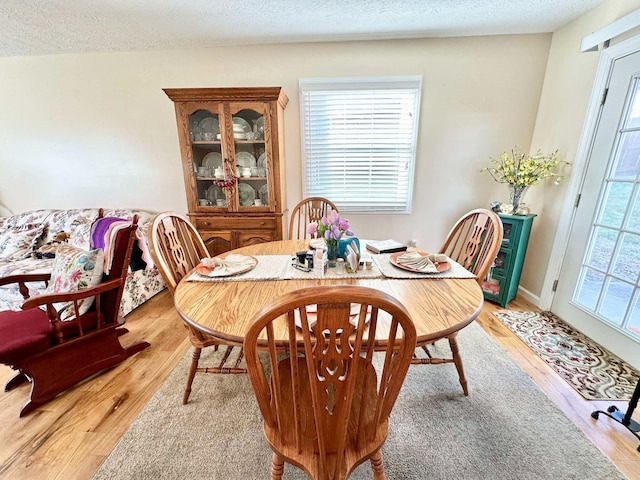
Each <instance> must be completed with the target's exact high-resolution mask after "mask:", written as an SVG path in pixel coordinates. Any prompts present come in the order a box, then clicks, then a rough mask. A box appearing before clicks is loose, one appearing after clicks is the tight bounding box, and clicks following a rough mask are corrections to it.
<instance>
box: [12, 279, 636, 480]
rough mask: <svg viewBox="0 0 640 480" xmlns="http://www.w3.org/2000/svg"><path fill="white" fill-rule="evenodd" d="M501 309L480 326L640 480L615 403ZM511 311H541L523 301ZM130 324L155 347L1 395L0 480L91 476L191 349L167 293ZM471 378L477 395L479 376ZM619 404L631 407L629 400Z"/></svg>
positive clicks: (130, 337)
mask: <svg viewBox="0 0 640 480" xmlns="http://www.w3.org/2000/svg"><path fill="white" fill-rule="evenodd" d="M499 308H500V307H498V306H497V305H494V304H491V303H488V302H487V303H485V307H484V309H483V312H482V314H481V315H480V317H479V319H478V323H479V324H480V325H481V326H482V327H483V328H484V329H485V330H486V331H487V332H488V333H489V334H490V335H491V337H492V338H493V339H494V340H495V341H496V342H497V343H498V344H499V345H500V346H501V347H502V348H503V349H504V350H506V351H507V352H508V353H509V354H510V355H511V357H512V358H513V359H514V360H515V361H516V362H517V364H518V365H519V366H520V367H521V368H522V369H523V370H524V371H526V372H527V373H528V374H529V375H530V376H531V377H532V378H533V379H534V381H535V382H536V383H537V384H538V385H539V387H540V388H541V389H542V390H543V391H544V392H545V393H546V394H547V395H548V396H549V398H551V400H553V401H554V402H555V403H556V404H557V405H558V406H559V408H560V409H561V410H562V411H563V412H564V413H565V414H566V415H567V416H568V417H569V418H570V419H571V420H572V421H573V422H574V423H575V424H576V425H577V426H578V427H579V428H580V429H581V430H582V431H583V432H584V434H585V435H586V436H587V437H588V438H589V439H590V440H591V441H592V442H593V443H594V444H595V445H597V446H598V448H600V450H602V452H604V453H605V454H606V455H607V456H608V457H609V458H611V459H612V461H613V462H614V463H615V464H616V465H617V467H618V468H619V469H620V470H621V471H622V472H624V473H625V475H627V477H628V478H629V479H632V480H640V452H638V451H637V450H636V448H637V446H638V441H637V440H636V439H635V437H633V435H631V433H629V432H628V431H627V430H626V429H625V428H623V427H622V426H621V425H619V424H617V423H615V422H612V421H611V420H609V419H608V418H607V417H605V416H601V417H600V419H599V420H598V421H595V420H594V419H592V418H591V417H590V413H591V412H592V411H593V410H595V409H606V407H607V406H609V405H610V404H611V403H612V402H594V401H586V400H584V399H583V398H582V397H581V396H580V395H578V394H577V393H576V392H574V390H573V389H572V388H571V387H569V385H567V384H566V383H565V382H564V381H563V380H562V379H561V378H560V377H559V376H558V375H557V374H555V373H554V372H553V371H552V370H551V369H550V368H549V367H548V366H547V365H546V364H545V363H544V362H543V361H542V360H540V359H539V358H538V357H537V356H536V355H535V354H534V353H533V352H532V351H531V350H530V349H529V348H528V347H527V346H526V345H524V344H523V343H522V342H521V341H520V340H519V339H518V338H517V337H516V336H515V335H513V334H512V333H511V332H510V331H509V330H508V329H507V328H506V327H504V326H503V325H502V324H501V323H500V322H499V321H498V320H497V319H496V318H495V316H493V315H492V314H491V312H493V311H495V310H497V309H499ZM509 308H510V309H512V310H535V307H534V306H533V305H531V304H529V303H528V302H526V301H524V300H522V299H521V298H518V299H516V300H515V301H514V302H512V303H511V304H509ZM127 327H128V328H129V330H130V332H129V333H128V334H126V335H125V336H123V337H121V338H122V342H123V344H126V343H134V342H135V341H139V340H143V339H145V340H147V341H149V342H151V345H152V346H151V348H148V349H146V350H144V351H143V352H141V353H138V354H137V355H135V356H134V357H132V358H130V359H128V360H127V361H125V362H124V363H122V364H121V365H119V366H118V367H116V368H114V369H112V370H110V371H108V372H106V373H104V374H102V375H99V376H97V377H95V378H93V379H91V380H89V381H87V382H84V383H83V384H81V385H78V386H76V387H75V388H73V389H71V390H69V391H67V392H65V393H64V394H62V395H61V396H59V397H58V398H56V399H55V400H53V401H51V402H49V403H48V404H47V405H45V406H43V407H40V408H39V409H37V410H36V411H34V412H33V413H31V414H30V415H28V416H27V417H25V418H22V419H20V418H18V411H19V410H20V407H21V406H22V404H23V403H24V401H25V400H26V398H27V396H28V388H29V387H28V385H23V386H21V387H19V388H17V389H16V390H14V391H11V392H8V393H1V394H0V432H1V435H2V442H1V443H0V480H5V479H6V480H9V479H11V480H22V479H29V480H31V479H39V480H42V479H59V480H63V479H64V480H68V479H89V478H91V476H92V474H93V472H94V471H95V470H96V469H97V468H98V466H99V465H100V463H101V462H102V461H103V459H104V458H105V457H106V456H107V455H108V454H109V452H110V451H111V449H112V448H113V447H114V445H115V444H116V443H117V442H118V440H119V438H120V437H121V436H122V434H123V433H124V432H125V431H126V429H127V428H128V426H129V424H130V423H131V421H132V420H133V419H134V418H135V417H136V415H137V414H138V412H139V411H140V410H141V409H142V408H143V407H144V405H145V404H146V403H147V401H148V400H149V398H150V397H151V396H152V395H153V393H154V392H155V391H156V389H157V388H158V387H159V386H160V385H161V384H162V382H163V381H164V379H165V378H166V377H167V375H168V374H169V373H170V372H171V370H172V369H173V367H174V366H175V364H176V363H177V361H178V360H179V359H180V358H181V357H182V356H183V355H184V353H185V352H186V351H187V349H188V348H189V344H188V342H187V340H186V331H185V329H184V327H183V326H182V323H181V321H180V319H179V317H178V315H177V314H176V313H175V311H174V309H173V304H172V301H171V298H170V296H169V295H168V293H167V292H166V291H165V292H163V293H161V294H160V295H157V296H156V297H154V298H153V299H151V300H150V301H148V302H147V303H146V304H145V305H143V306H142V307H140V308H138V309H137V310H136V311H134V312H133V313H131V314H130V315H129V316H128V317H127ZM462 355H463V356H464V351H463V352H462ZM12 374H13V371H12V370H10V369H9V368H7V367H4V366H0V382H2V383H3V384H4V381H6V380H7V379H8V378H10V377H11V376H12ZM468 380H469V386H470V394H471V395H473V379H468ZM616 405H618V407H619V408H621V409H622V410H626V403H624V402H617V403H616ZM514 408H517V405H514ZM636 417H639V415H638V414H637V413H636V414H635V415H634V418H636ZM638 420H640V419H638ZM531 421H536V419H535V418H532V419H531ZM540 421H544V419H540Z"/></svg>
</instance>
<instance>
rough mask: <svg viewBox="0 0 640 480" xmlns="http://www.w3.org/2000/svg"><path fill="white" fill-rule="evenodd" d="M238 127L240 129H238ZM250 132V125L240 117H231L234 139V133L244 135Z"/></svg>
mask: <svg viewBox="0 0 640 480" xmlns="http://www.w3.org/2000/svg"><path fill="white" fill-rule="evenodd" d="M238 127H242V128H240V129H238ZM250 131H251V125H249V122H247V121H246V120H245V119H244V118H242V117H233V133H234V135H233V136H234V137H235V134H236V132H237V133H245V134H246V133H247V132H250ZM245 138H246V137H245Z"/></svg>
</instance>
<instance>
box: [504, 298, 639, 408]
mask: <svg viewBox="0 0 640 480" xmlns="http://www.w3.org/2000/svg"><path fill="white" fill-rule="evenodd" d="M494 315H495V316H496V317H498V320H500V321H501V322H502V323H504V324H505V325H506V326H507V327H508V328H509V330H511V331H512V332H513V333H515V334H516V335H517V336H518V337H519V338H520V339H521V340H522V341H523V342H524V343H526V344H527V345H528V346H529V347H530V348H531V349H532V350H533V351H534V352H536V354H538V356H539V357H540V358H542V359H543V360H544V361H545V362H547V364H549V365H550V366H551V368H553V369H554V370H555V371H556V372H557V373H558V374H559V375H560V376H561V377H562V378H563V379H564V380H565V381H566V382H567V383H569V385H571V386H572V387H573V388H574V389H575V390H576V391H577V392H578V393H579V394H580V395H582V396H583V397H584V398H586V399H587V400H629V399H630V398H631V395H632V394H633V390H634V388H635V386H636V383H637V382H638V379H639V378H640V372H638V371H637V370H635V369H634V368H633V367H631V366H630V365H629V364H627V363H626V362H625V361H623V360H622V359H620V358H618V357H617V356H615V355H614V354H613V353H611V352H609V351H608V350H606V349H605V348H603V347H601V346H600V345H598V344H597V343H595V342H594V341H593V340H591V339H590V338H589V337H587V336H586V335H584V334H582V333H580V332H578V331H577V330H574V329H573V328H572V327H571V326H569V325H567V324H566V323H564V322H563V321H562V320H561V319H560V318H558V317H557V316H555V315H554V314H553V313H551V312H539V313H538V312H513V311H509V310H500V311H497V312H494Z"/></svg>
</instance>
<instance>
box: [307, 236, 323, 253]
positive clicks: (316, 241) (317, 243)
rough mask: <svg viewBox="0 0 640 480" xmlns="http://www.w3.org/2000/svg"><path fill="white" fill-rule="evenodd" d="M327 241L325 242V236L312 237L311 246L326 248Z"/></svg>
mask: <svg viewBox="0 0 640 480" xmlns="http://www.w3.org/2000/svg"><path fill="white" fill-rule="evenodd" d="M325 245H326V244H325V243H324V239H323V238H312V239H311V240H309V248H313V249H314V250H315V249H318V248H324V247H325Z"/></svg>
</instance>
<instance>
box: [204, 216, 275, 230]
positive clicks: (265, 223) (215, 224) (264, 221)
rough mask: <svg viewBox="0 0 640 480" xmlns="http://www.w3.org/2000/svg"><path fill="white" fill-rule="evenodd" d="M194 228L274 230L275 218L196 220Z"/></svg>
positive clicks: (212, 218)
mask: <svg viewBox="0 0 640 480" xmlns="http://www.w3.org/2000/svg"><path fill="white" fill-rule="evenodd" d="M196 228H197V229H198V230H250V229H267V230H268V229H273V230H275V228H276V219H275V218H266V217H256V218H246V217H243V218H230V217H215V218H214V217H211V218H196Z"/></svg>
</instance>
